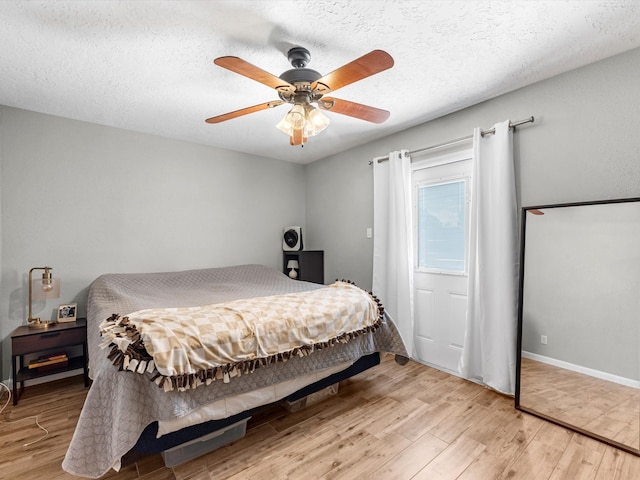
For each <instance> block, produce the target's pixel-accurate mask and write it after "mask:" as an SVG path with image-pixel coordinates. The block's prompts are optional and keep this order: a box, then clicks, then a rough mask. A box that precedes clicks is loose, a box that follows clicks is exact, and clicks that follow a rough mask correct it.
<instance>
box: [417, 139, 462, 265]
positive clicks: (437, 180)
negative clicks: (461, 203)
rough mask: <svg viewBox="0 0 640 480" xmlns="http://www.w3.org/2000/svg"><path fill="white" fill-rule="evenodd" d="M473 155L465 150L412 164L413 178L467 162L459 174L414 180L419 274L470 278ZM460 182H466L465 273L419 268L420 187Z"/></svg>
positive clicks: (446, 174) (445, 174) (444, 174)
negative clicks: (422, 173) (417, 174)
mask: <svg viewBox="0 0 640 480" xmlns="http://www.w3.org/2000/svg"><path fill="white" fill-rule="evenodd" d="M472 155H473V151H472V150H464V151H459V152H455V153H452V154H447V155H441V156H437V157H433V158H431V159H429V160H424V161H421V162H415V163H414V164H412V168H411V170H412V176H413V175H415V174H416V172H418V171H419V170H424V169H427V168H429V169H431V168H437V167H443V166H445V165H450V164H455V163H460V162H466V164H465V165H461V166H460V169H459V170H458V172H459V173H446V172H447V170H448V171H449V172H450V171H451V169H443V170H444V171H445V173H443V175H441V176H438V177H434V178H431V179H429V180H424V181H416V180H412V184H413V185H412V189H413V192H412V194H413V199H412V200H413V245H414V247H413V248H414V252H413V253H414V257H413V258H414V270H415V271H416V272H419V273H434V274H440V275H453V276H468V275H469V244H468V240H469V224H470V207H471V158H472ZM460 180H463V181H464V186H465V212H464V215H465V218H464V235H465V239H466V241H467V244H466V245H465V250H464V270H463V271H454V270H444V269H438V268H420V267H419V266H418V248H419V245H418V231H419V228H418V190H419V189H420V187H431V186H436V185H446V184H448V183H454V182H459V181H460Z"/></svg>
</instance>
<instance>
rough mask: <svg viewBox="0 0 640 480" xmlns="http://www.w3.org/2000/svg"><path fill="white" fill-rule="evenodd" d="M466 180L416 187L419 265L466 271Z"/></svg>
mask: <svg viewBox="0 0 640 480" xmlns="http://www.w3.org/2000/svg"><path fill="white" fill-rule="evenodd" d="M466 183H467V182H466V179H462V180H458V181H453V182H448V183H439V184H433V185H424V186H420V187H418V268H419V269H428V270H444V271H450V272H460V273H462V272H465V271H466V265H465V258H466V236H465V231H466V221H465V219H466V209H465V206H466V190H467V188H466Z"/></svg>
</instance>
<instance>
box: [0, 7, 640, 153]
mask: <svg viewBox="0 0 640 480" xmlns="http://www.w3.org/2000/svg"><path fill="white" fill-rule="evenodd" d="M292 46H303V47H306V48H308V49H309V50H310V51H311V62H310V64H309V65H308V67H309V68H312V69H314V70H317V71H319V72H320V73H321V74H326V73H329V72H331V71H333V70H335V69H337V68H338V67H341V66H342V65H344V64H346V63H348V62H350V61H352V60H354V59H356V58H358V57H360V56H362V55H364V54H366V53H368V52H370V51H371V50H374V49H382V50H385V51H387V52H388V53H389V54H391V56H392V57H393V58H394V60H395V65H394V67H393V68H391V69H390V70H386V71H384V72H382V73H379V74H377V75H375V76H372V77H369V78H366V79H364V80H361V81H359V82H357V83H354V84H352V85H349V86H346V87H344V88H342V89H339V90H338V91H336V92H335V93H332V96H335V97H337V98H341V99H345V100H351V101H354V102H358V103H364V104H366V105H371V106H375V107H378V108H382V109H385V110H389V111H390V112H391V116H390V118H389V119H388V120H387V121H386V122H385V123H383V124H380V125H376V124H372V123H368V122H364V121H362V120H357V119H353V118H350V117H346V116H344V115H340V114H337V113H332V112H328V113H327V116H328V117H330V119H331V125H330V126H329V128H328V129H327V130H325V131H324V132H323V133H321V134H320V135H318V136H317V137H312V138H310V139H309V141H308V143H306V144H305V146H304V148H300V147H292V146H290V145H289V139H288V137H287V136H286V135H285V134H283V133H281V132H280V131H279V130H277V129H276V128H275V124H276V123H277V122H278V121H279V120H280V119H281V118H282V117H283V116H284V115H285V114H286V113H287V111H288V108H287V106H286V105H283V106H280V107H278V108H274V109H270V110H264V111H261V112H257V113H253V114H250V115H247V116H243V117H239V118H236V119H233V120H229V121H227V122H224V123H221V124H217V125H209V124H206V123H205V122H204V120H205V119H206V118H208V117H212V116H215V115H219V114H222V113H226V112H229V111H233V110H238V109H240V108H244V107H248V106H252V105H256V104H259V103H263V102H267V101H269V100H276V99H278V96H277V94H276V92H275V91H274V90H272V89H270V88H269V87H267V86H265V85H263V84H260V83H258V82H255V81H252V80H250V79H248V78H246V77H242V76H240V75H237V74H234V73H232V72H230V71H228V70H225V69H223V68H220V67H218V66H216V65H214V64H213V60H214V59H215V58H216V57H219V56H226V55H232V56H237V57H240V58H242V59H243V60H246V61H247V62H249V63H251V64H253V65H255V66H257V67H260V68H261V69H263V70H266V71H268V72H270V73H273V74H275V75H276V76H278V75H280V74H281V73H282V72H284V71H285V70H288V69H289V68H291V66H290V64H289V63H288V60H287V58H286V52H287V51H288V49H289V48H290V47H292ZM638 46H640V2H639V1H595V0H593V1H586V0H578V1H562V0H552V1H533V0H532V1H516V0H514V1H480V0H478V1H424V0H422V1H409V0H404V1H402V0H400V1H393V0H384V1H372V0H367V1H336V0H314V1H284V0H273V1H250V0H243V1H29V2H12V1H2V2H0V104H3V105H8V106H12V107H18V108H23V109H27V110H33V111H36V112H43V113H48V114H52V115H58V116H63V117H68V118H73V119H78V120H84V121H88V122H93V123H98V124H102V125H109V126H114V127H120V128H125V129H129V130H134V131H138V132H146V133H151V134H156V135H161V136H164V137H171V138H176V139H181V140H186V141H190V142H196V143H201V144H207V145H213V146H217V147H222V148H226V149H230V150H236V151H240V152H246V153H250V154H254V155H261V156H266V157H272V158H277V159H281V160H287V161H292V162H299V163H308V162H311V161H313V160H316V159H319V158H323V157H325V156H328V155H331V154H334V153H337V152H340V151H343V150H346V149H348V148H351V147H354V146H357V145H360V144H363V143H366V142H369V141H371V140H373V139H376V138H380V137H381V136H384V135H388V134H391V133H394V132H397V131H399V130H402V129H405V128H408V127H411V126H413V125H417V124H419V123H422V122H425V121H427V120H430V119H433V118H436V117H439V116H441V115H444V114H447V113H450V112H453V111H456V110H459V109H461V108H464V107H467V106H469V105H473V104H475V103H478V102H481V101H484V100H487V99H489V98H492V97H495V96H497V95H500V94H502V93H506V92H508V91H511V90H514V89H516V88H520V87H523V86H526V85H529V84H531V83H534V82H537V81H540V80H543V79H545V78H548V77H550V76H553V75H557V74H559V73H562V72H565V71H568V70H571V69H574V68H577V67H580V66H582V65H586V64H588V63H592V62H595V61H598V60H600V59H603V58H606V57H609V56H612V55H615V54H618V53H621V52H624V51H627V50H630V49H632V48H635V47H638Z"/></svg>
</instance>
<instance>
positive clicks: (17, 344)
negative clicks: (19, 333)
mask: <svg viewBox="0 0 640 480" xmlns="http://www.w3.org/2000/svg"><path fill="white" fill-rule="evenodd" d="M85 339H86V332H85V330H84V329H82V328H74V329H72V330H57V331H51V332H48V331H43V332H42V333H39V334H37V335H29V336H25V337H17V338H13V339H12V340H11V349H12V352H13V354H14V355H24V354H26V353H31V352H37V351H40V350H49V349H50V348H57V347H66V346H68V345H82V344H83V343H84V342H85Z"/></svg>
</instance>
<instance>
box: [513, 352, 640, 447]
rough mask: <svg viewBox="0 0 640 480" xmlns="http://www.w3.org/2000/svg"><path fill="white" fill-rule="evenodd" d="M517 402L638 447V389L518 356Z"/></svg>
mask: <svg viewBox="0 0 640 480" xmlns="http://www.w3.org/2000/svg"><path fill="white" fill-rule="evenodd" d="M521 370H522V374H521V387H520V405H522V406H523V407H528V408H530V409H533V410H535V411H536V412H538V413H542V414H545V415H549V416H551V417H553V418H557V419H559V420H561V421H563V422H565V424H569V425H573V426H575V427H578V428H582V429H584V430H587V431H590V432H593V433H595V434H597V435H601V436H603V437H606V438H609V439H611V440H613V441H616V442H618V443H621V444H623V445H627V446H629V447H631V448H634V449H636V450H637V449H640V390H638V389H637V388H632V387H627V386H625V385H620V384H618V383H613V382H609V381H606V380H602V379H599V378H595V377H592V376H589V375H584V374H582V373H578V372H573V371H571V370H566V369H564V368H558V367H555V366H553V365H549V364H546V363H542V362H538V361H535V360H531V359H528V358H523V359H522V368H521Z"/></svg>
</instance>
